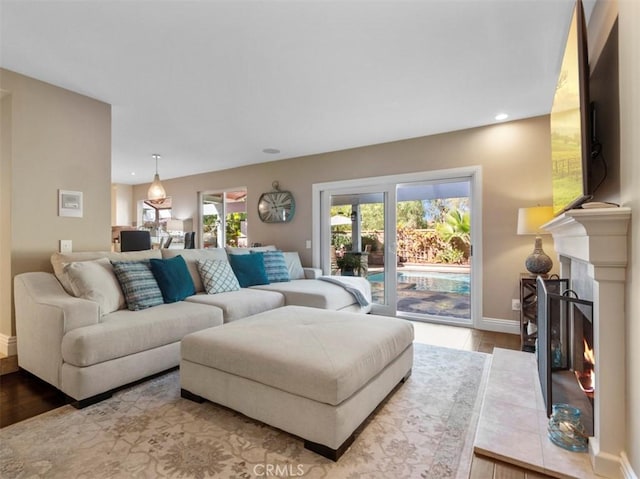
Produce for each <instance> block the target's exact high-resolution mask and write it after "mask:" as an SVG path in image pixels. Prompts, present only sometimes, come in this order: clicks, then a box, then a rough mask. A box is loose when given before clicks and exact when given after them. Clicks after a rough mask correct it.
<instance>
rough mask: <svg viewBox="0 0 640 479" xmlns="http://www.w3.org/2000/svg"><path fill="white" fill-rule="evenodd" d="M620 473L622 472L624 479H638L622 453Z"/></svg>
mask: <svg viewBox="0 0 640 479" xmlns="http://www.w3.org/2000/svg"><path fill="white" fill-rule="evenodd" d="M620 471H622V477H623V478H624V479H638V475H637V474H636V473H635V472H634V471H633V467H631V464H630V463H629V458H628V457H627V455H626V454H625V453H624V452H623V453H621V454H620Z"/></svg>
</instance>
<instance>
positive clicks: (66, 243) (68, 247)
mask: <svg viewBox="0 0 640 479" xmlns="http://www.w3.org/2000/svg"><path fill="white" fill-rule="evenodd" d="M72 251H73V244H72V241H71V240H60V252H61V253H71V252H72Z"/></svg>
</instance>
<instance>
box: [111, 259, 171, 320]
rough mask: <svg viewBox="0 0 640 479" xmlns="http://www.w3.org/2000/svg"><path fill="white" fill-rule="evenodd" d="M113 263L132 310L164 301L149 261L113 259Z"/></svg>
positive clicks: (156, 304)
mask: <svg viewBox="0 0 640 479" xmlns="http://www.w3.org/2000/svg"><path fill="white" fill-rule="evenodd" d="M111 264H112V265H113V272H114V273H115V274H116V278H118V282H119V283H120V287H121V288H122V292H123V293H124V298H125V300H126V302H127V308H128V309H129V310H130V311H138V310H140V309H146V308H150V307H151V306H158V305H159V304H163V303H164V300H163V299H162V292H161V291H160V288H159V287H158V283H157V281H156V278H155V277H154V276H153V273H152V272H151V268H150V267H149V261H113V262H112V263H111Z"/></svg>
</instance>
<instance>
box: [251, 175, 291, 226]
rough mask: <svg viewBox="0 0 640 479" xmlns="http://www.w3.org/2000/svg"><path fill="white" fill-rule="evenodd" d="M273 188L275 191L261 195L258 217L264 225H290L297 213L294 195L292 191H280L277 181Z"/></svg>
mask: <svg viewBox="0 0 640 479" xmlns="http://www.w3.org/2000/svg"><path fill="white" fill-rule="evenodd" d="M271 186H272V187H273V189H274V190H275V191H269V192H267V193H262V195H260V199H259V200H258V216H259V217H260V220H262V221H263V222H264V223H288V222H289V221H291V220H292V219H293V215H294V213H295V211H296V202H295V200H294V199H293V195H292V194H291V192H290V191H280V189H279V185H278V182H277V181H274V182H273V184H272V185H271Z"/></svg>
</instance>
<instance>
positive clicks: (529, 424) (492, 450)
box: [474, 348, 596, 479]
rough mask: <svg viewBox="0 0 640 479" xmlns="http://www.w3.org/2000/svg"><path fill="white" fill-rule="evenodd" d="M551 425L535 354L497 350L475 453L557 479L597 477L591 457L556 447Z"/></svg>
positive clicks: (479, 422) (493, 360) (477, 434)
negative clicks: (551, 434) (550, 435)
mask: <svg viewBox="0 0 640 479" xmlns="http://www.w3.org/2000/svg"><path fill="white" fill-rule="evenodd" d="M547 421H548V419H547V416H546V411H545V407H544V401H543V399H542V393H541V389H540V381H539V379H538V369H537V363H536V357H535V355H534V354H531V353H525V352H521V351H512V350H507V349H500V348H495V349H494V350H493V359H492V362H491V371H490V373H489V382H488V383H487V388H486V391H485V396H484V401H483V404H482V410H481V413H480V420H479V421H478V429H477V431H476V438H475V442H474V452H475V453H476V454H481V455H484V456H487V457H491V458H493V459H497V460H500V461H504V462H507V463H509V464H513V465H516V466H519V467H522V468H525V469H529V470H533V471H537V472H540V473H542V474H547V475H549V476H553V477H558V478H563V479H564V478H572V479H573V478H575V479H591V478H595V477H596V475H595V474H594V472H593V469H592V467H591V462H590V459H589V454H588V453H586V452H585V453H579V452H570V451H566V450H564V449H562V448H560V447H558V446H556V445H555V444H553V443H552V442H551V441H550V440H549V438H548V437H547Z"/></svg>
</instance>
